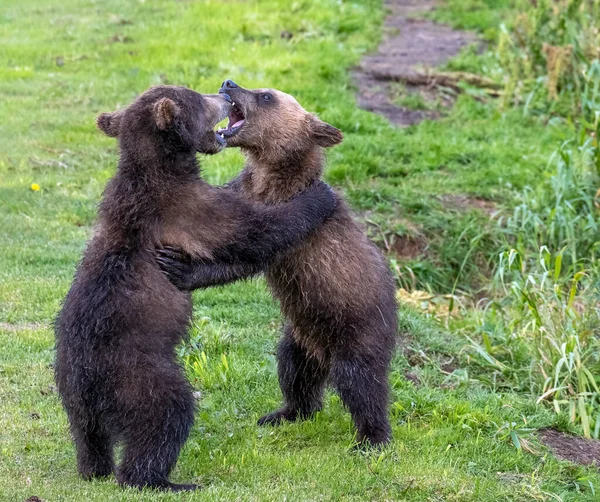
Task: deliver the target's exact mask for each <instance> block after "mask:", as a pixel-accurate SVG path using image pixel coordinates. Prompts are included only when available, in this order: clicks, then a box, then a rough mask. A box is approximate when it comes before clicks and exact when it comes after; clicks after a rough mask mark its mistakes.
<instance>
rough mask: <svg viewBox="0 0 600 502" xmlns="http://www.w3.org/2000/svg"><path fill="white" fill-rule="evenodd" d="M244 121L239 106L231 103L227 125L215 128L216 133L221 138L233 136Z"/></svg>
mask: <svg viewBox="0 0 600 502" xmlns="http://www.w3.org/2000/svg"><path fill="white" fill-rule="evenodd" d="M245 121H246V117H244V113H243V112H242V110H241V109H240V107H239V106H238V105H236V104H235V103H232V106H231V111H230V112H229V121H228V123H227V126H226V127H222V128H219V129H217V135H220V136H221V137H222V138H227V137H230V136H233V135H234V134H236V133H237V132H238V131H239V130H240V129H241V128H242V127H243V126H244V122H245Z"/></svg>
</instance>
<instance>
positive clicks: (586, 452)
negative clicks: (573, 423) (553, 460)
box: [539, 429, 600, 467]
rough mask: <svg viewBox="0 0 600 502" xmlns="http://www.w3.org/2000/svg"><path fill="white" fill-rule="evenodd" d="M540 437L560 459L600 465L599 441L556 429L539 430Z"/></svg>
mask: <svg viewBox="0 0 600 502" xmlns="http://www.w3.org/2000/svg"><path fill="white" fill-rule="evenodd" d="M539 436H540V439H541V441H542V443H543V444H544V445H546V446H547V447H548V448H550V450H551V451H552V453H554V455H555V456H556V457H558V458H560V459H561V460H569V461H570V462H574V463H576V464H581V465H595V466H597V467H600V441H598V440H597V439H585V438H580V437H576V436H570V435H569V434H565V433H563V432H559V431H557V430H556V429H544V430H542V431H540V434H539Z"/></svg>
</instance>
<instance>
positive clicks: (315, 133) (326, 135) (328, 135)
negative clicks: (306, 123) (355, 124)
mask: <svg viewBox="0 0 600 502" xmlns="http://www.w3.org/2000/svg"><path fill="white" fill-rule="evenodd" d="M310 136H311V138H312V139H314V140H315V142H316V143H317V145H319V146H322V147H324V148H327V147H329V146H333V145H337V144H339V143H341V142H342V140H343V139H344V135H343V134H342V131H340V130H339V129H337V128H336V127H333V126H332V125H330V124H328V123H327V122H323V121H322V120H320V119H318V118H317V117H315V116H314V115H311V116H310Z"/></svg>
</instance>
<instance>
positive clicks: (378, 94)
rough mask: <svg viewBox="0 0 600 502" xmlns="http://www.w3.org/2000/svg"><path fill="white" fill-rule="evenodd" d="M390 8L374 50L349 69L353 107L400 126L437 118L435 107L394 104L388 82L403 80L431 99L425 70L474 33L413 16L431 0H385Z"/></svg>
mask: <svg viewBox="0 0 600 502" xmlns="http://www.w3.org/2000/svg"><path fill="white" fill-rule="evenodd" d="M385 6H386V8H387V9H388V10H389V11H390V14H389V16H388V17H387V18H386V20H385V24H384V37H383V40H382V42H381V45H380V46H379V48H378V50H377V53H376V54H372V55H370V56H366V57H365V58H363V60H362V62H361V64H360V66H359V67H358V68H356V69H355V71H354V72H353V78H354V81H355V83H356V85H357V87H358V95H357V101H358V105H359V106H360V107H361V108H364V109H365V110H369V111H373V112H375V113H379V114H380V115H383V116H385V117H387V118H388V120H390V121H391V122H392V123H394V124H396V125H399V126H409V125H413V124H417V123H419V122H421V121H422V120H425V119H435V118H437V117H439V115H440V114H439V112H438V111H435V110H412V109H410V108H407V107H402V106H397V105H395V104H394V103H393V99H392V97H391V82H404V83H405V85H406V90H407V92H419V93H420V94H421V95H422V96H424V97H425V99H426V100H428V101H430V100H432V99H435V98H434V96H435V94H436V93H435V92H433V93H432V89H433V87H434V86H435V85H436V83H435V78H436V77H434V76H432V77H431V78H430V77H429V76H428V73H427V71H428V69H431V68H435V67H437V66H439V65H441V64H443V63H445V62H446V61H447V60H448V59H449V58H451V57H453V56H455V55H457V54H458V52H459V51H460V50H461V49H462V48H463V47H465V46H467V45H469V44H472V43H474V42H476V41H477V37H476V36H475V34H473V33H469V32H465V31H458V30H454V29H452V28H450V27H449V26H445V25H442V24H438V23H434V22H433V21H430V20H428V19H421V18H419V17H418V16H420V15H422V14H423V13H425V12H428V11H431V10H433V9H434V8H435V6H436V1H435V0H386V2H385Z"/></svg>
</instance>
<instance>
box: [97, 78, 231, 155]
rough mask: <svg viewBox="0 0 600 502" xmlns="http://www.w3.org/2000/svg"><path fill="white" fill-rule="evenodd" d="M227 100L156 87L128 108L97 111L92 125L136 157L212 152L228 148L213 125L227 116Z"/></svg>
mask: <svg viewBox="0 0 600 502" xmlns="http://www.w3.org/2000/svg"><path fill="white" fill-rule="evenodd" d="M230 101H231V100H230V98H229V97H228V96H226V95H224V94H213V95H207V94H199V93H197V92H195V91H192V90H191V89H187V88H185V87H179V86H156V87H152V88H151V89H149V90H147V91H146V92H144V93H143V94H141V95H140V96H139V97H138V98H137V99H136V100H135V101H134V102H133V103H132V104H131V105H129V106H128V107H127V108H124V109H122V110H117V111H115V112H112V113H102V114H100V115H99V116H98V119H97V121H96V124H97V126H98V128H99V129H100V130H102V131H103V132H104V133H105V134H106V135H107V136H111V137H113V138H118V140H119V144H120V147H121V153H122V155H123V154H125V155H132V156H134V157H137V158H138V159H139V160H143V161H148V160H149V158H153V157H162V156H164V155H172V154H176V153H195V152H200V153H205V154H214V153H217V152H219V151H220V150H222V149H223V148H224V147H225V146H226V143H225V140H224V139H223V137H222V136H221V135H218V134H216V132H215V131H214V130H213V129H214V127H215V126H216V125H217V124H218V123H219V122H220V121H221V120H223V119H224V118H226V117H227V116H228V114H229V112H230V110H231V103H230Z"/></svg>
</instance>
